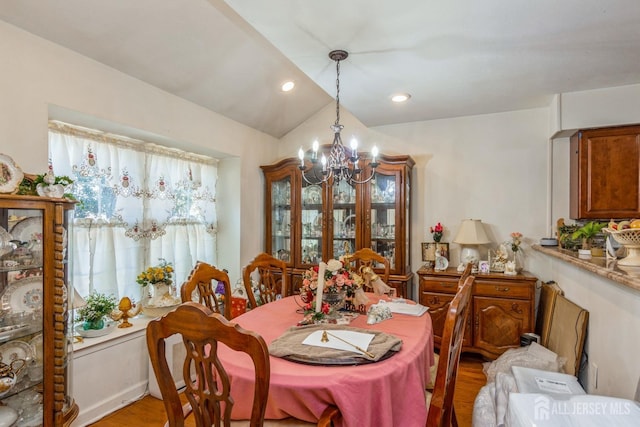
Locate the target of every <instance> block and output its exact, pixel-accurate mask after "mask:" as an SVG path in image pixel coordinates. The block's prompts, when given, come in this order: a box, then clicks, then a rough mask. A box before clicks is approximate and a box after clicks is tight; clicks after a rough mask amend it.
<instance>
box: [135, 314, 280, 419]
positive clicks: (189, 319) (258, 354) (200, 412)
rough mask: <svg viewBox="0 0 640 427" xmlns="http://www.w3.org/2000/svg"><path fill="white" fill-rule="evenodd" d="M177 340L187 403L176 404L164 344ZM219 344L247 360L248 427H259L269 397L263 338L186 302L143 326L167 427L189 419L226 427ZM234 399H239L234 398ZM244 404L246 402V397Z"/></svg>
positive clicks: (227, 396) (227, 397)
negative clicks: (250, 368) (250, 386)
mask: <svg viewBox="0 0 640 427" xmlns="http://www.w3.org/2000/svg"><path fill="white" fill-rule="evenodd" d="M175 334H179V335H181V336H182V342H183V343H184V345H185V347H186V349H187V351H186V357H185V360H184V363H183V368H182V377H183V379H184V382H185V390H184V394H185V397H186V399H187V403H185V404H184V405H183V404H182V401H181V400H180V396H179V393H178V390H177V388H176V384H175V382H174V378H173V376H172V374H171V368H170V367H169V364H168V362H167V358H166V352H167V349H168V348H170V346H169V345H168V344H165V341H166V340H167V339H168V338H169V337H171V336H172V335H175ZM218 343H222V344H224V345H225V346H227V347H229V348H231V349H233V350H235V351H240V352H243V353H246V354H248V355H249V356H250V357H251V360H252V361H253V364H254V367H255V389H254V394H253V396H252V398H253V408H252V411H251V426H261V425H262V422H263V421H262V420H263V419H264V414H265V410H266V405H267V396H268V394H269V375H270V371H269V350H268V348H267V345H266V343H265V342H264V340H263V339H262V337H261V336H260V335H258V334H256V333H254V332H252V331H247V330H245V329H243V328H242V327H240V326H239V325H237V324H236V323H231V322H229V321H228V320H227V319H225V318H224V316H222V315H221V314H219V313H214V312H213V311H211V310H210V309H209V308H207V307H206V306H204V305H202V304H199V303H196V302H186V303H183V304H181V305H179V306H178V307H177V308H176V309H174V310H173V311H171V312H169V313H168V314H166V315H165V316H163V317H160V318H157V319H154V320H152V321H150V322H149V324H148V325H147V347H148V350H149V358H150V359H151V365H152V366H153V372H154V374H155V376H156V379H157V380H158V385H159V387H160V393H161V394H162V401H163V403H164V407H165V410H166V412H167V419H168V421H167V424H166V425H167V426H169V427H183V426H184V425H185V424H184V420H185V418H186V417H187V416H189V415H193V416H194V419H195V420H196V425H197V426H203V427H204V426H214V425H220V424H217V423H218V420H224V421H225V423H224V425H225V426H228V425H229V424H228V421H229V419H230V414H231V409H232V407H233V397H232V396H231V391H230V387H229V384H230V381H229V376H228V374H227V372H226V370H225V369H224V366H222V364H221V363H220V360H219V359H218V357H217V350H218ZM238 398H239V397H238ZM246 398H249V396H247V397H246Z"/></svg>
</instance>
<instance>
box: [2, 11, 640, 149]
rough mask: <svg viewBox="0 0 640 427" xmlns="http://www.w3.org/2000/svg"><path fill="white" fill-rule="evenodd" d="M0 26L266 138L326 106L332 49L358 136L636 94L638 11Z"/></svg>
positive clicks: (51, 16) (130, 16) (333, 14)
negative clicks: (339, 58) (614, 92)
mask: <svg viewBox="0 0 640 427" xmlns="http://www.w3.org/2000/svg"><path fill="white" fill-rule="evenodd" d="M0 19H1V20H4V21H6V22H8V23H10V24H12V25H15V26H17V27H20V28H23V29H24V30H26V31H29V32H31V33H34V34H36V35H38V36H40V37H43V38H45V39H48V40H50V41H52V42H54V43H57V44H60V45H62V46H65V47H67V48H69V49H72V50H74V51H77V52H78V53H80V54H82V55H85V56H87V57H90V58H93V59H94V60H96V61H99V62H101V63H104V64H106V65H108V66H110V67H113V68H115V69H118V70H120V71H122V72H124V73H127V74H129V75H131V76H133V77H135V78H138V79H140V80H142V81H145V82H148V83H149V84H152V85H154V86H157V87H159V88H161V89H163V90H165V91H167V92H170V93H173V94H175V95H177V96H180V97H182V98H185V99H187V100H190V101H192V102H194V103H196V104H199V105H202V106H204V107H206V108H209V109H210V110H213V111H215V112H217V113H220V114H222V115H224V116H227V117H229V118H231V119H234V120H236V121H238V122H241V123H244V124H246V125H247V126H250V127H252V128H255V129H258V130H261V131H263V132H265V133H268V134H270V135H273V136H275V137H281V136H283V135H285V134H286V133H287V132H289V131H290V130H291V129H293V128H295V127H296V126H298V125H299V124H300V123H302V122H303V121H304V120H306V119H307V118H309V117H310V116H312V115H313V114H315V113H316V112H317V111H319V110H320V109H321V108H323V107H324V106H326V105H327V104H328V103H331V102H333V99H334V97H335V92H336V87H335V84H336V70H335V63H334V62H333V61H332V60H331V59H329V57H328V53H329V51H331V50H334V49H344V50H346V51H348V52H349V57H348V58H347V59H346V60H345V61H343V62H342V63H341V75H340V100H341V105H342V106H343V108H346V109H348V110H349V111H350V112H351V113H352V114H353V115H354V116H355V117H357V118H358V119H359V120H360V121H361V122H362V123H364V124H365V125H367V126H377V125H385V124H393V123H405V122H412V121H422V120H432V119H438V118H446V117H456V116H464V115H475V114H485V113H494V112H501V111H510V110H518V109H527V108H535V107H542V106H546V105H548V104H549V101H550V99H551V97H552V96H553V95H554V94H556V93H562V92H571V91H579V90H587V89H594V88H601V87H612V86H621V85H627V84H634V83H640V2H638V1H637V0H607V1H603V0H563V1H560V2H559V1H557V0H536V1H530V0H528V1H527V0H511V1H504V0H485V1H477V0H476V1H474V0H452V1H437V0H395V1H388V0H348V1H344V0H315V1H313V0H268V1H256V0H227V1H223V0H182V1H175V0H135V1H131V0H109V1H104V0H64V1H62V0H59V1H42V0H3V1H2V2H1V3H0ZM4 60H7V59H6V58H3V61H4ZM286 80H293V81H295V83H296V87H295V89H294V90H293V91H291V92H289V93H283V92H282V91H281V90H280V85H281V84H282V83H283V82H284V81H286ZM396 92H406V93H409V94H411V98H410V100H409V101H408V102H405V103H403V104H394V103H392V102H391V101H390V96H391V95H392V94H393V93H396Z"/></svg>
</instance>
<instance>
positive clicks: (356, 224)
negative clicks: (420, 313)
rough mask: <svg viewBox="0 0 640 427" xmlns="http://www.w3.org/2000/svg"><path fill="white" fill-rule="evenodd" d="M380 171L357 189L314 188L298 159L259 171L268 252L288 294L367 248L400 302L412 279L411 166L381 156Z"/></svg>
mask: <svg viewBox="0 0 640 427" xmlns="http://www.w3.org/2000/svg"><path fill="white" fill-rule="evenodd" d="M324 148H325V149H326V148H327V147H324ZM365 160H366V159H365ZM378 163H379V166H378V167H377V169H376V173H375V177H374V178H373V179H372V180H371V181H369V182H367V183H365V184H358V185H355V186H351V185H349V184H348V183H346V182H345V181H340V182H339V183H336V184H335V185H334V184H333V182H331V181H329V182H327V183H324V184H322V185H311V184H309V183H307V182H306V181H305V180H304V178H303V177H302V173H301V171H300V169H299V167H298V166H299V165H300V160H299V159H295V158H290V159H285V160H282V161H280V162H278V163H276V164H273V165H268V166H261V168H262V170H263V172H264V176H265V183H266V191H265V220H266V224H265V225H266V226H265V229H266V239H265V242H266V248H265V251H266V252H267V253H270V254H272V255H273V256H275V257H277V258H279V259H281V260H284V261H286V262H287V266H288V271H289V274H290V275H291V276H290V277H289V283H290V286H289V289H290V291H291V292H296V291H297V290H298V289H299V288H300V284H301V274H302V272H304V271H305V270H307V269H309V268H311V267H312V266H314V265H317V264H318V263H319V262H320V261H327V260H329V259H333V258H335V259H338V258H339V257H340V256H343V255H345V254H347V253H353V252H355V251H356V250H358V249H361V248H364V247H369V248H371V249H373V250H374V251H376V252H378V253H380V254H382V255H384V256H385V257H386V258H387V259H388V260H389V262H390V264H391V276H390V279H389V282H390V283H389V285H390V286H393V287H394V288H396V290H397V293H398V295H401V296H405V297H406V296H407V288H408V284H409V283H410V282H411V279H412V277H413V274H412V272H411V265H410V259H411V254H410V247H411V245H410V235H411V230H410V227H411V170H412V168H413V166H414V164H415V162H414V160H413V159H412V158H411V157H409V156H385V155H381V156H379V158H378ZM368 172H369V171H368V169H367V172H366V173H368ZM317 174H318V175H320V172H319V171H317ZM365 175H366V174H365ZM366 176H368V175H366ZM379 272H382V269H380V270H379Z"/></svg>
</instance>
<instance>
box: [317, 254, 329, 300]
mask: <svg viewBox="0 0 640 427" xmlns="http://www.w3.org/2000/svg"><path fill="white" fill-rule="evenodd" d="M318 267H319V268H318V287H317V290H316V313H320V312H321V311H322V294H323V293H324V273H325V271H326V270H327V264H326V263H324V262H321V263H320V264H319V265H318Z"/></svg>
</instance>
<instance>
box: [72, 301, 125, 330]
mask: <svg viewBox="0 0 640 427" xmlns="http://www.w3.org/2000/svg"><path fill="white" fill-rule="evenodd" d="M85 302H86V303H87V304H86V305H85V306H83V307H81V308H79V309H78V311H77V314H78V317H77V320H78V321H81V322H83V323H82V328H83V329H84V330H85V331H86V330H89V329H102V328H104V319H105V317H106V316H108V315H109V314H110V313H111V312H112V311H113V310H114V309H115V308H116V306H117V301H116V297H114V296H113V295H105V294H101V293H99V292H93V293H91V294H90V295H89V296H88V297H87V298H86V299H85Z"/></svg>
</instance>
